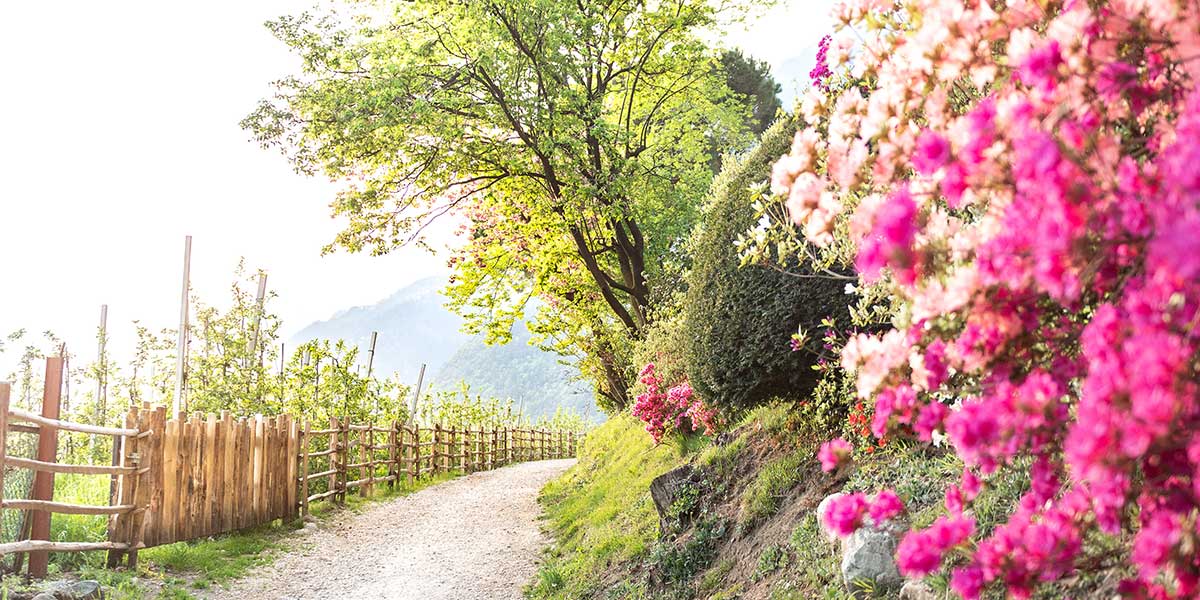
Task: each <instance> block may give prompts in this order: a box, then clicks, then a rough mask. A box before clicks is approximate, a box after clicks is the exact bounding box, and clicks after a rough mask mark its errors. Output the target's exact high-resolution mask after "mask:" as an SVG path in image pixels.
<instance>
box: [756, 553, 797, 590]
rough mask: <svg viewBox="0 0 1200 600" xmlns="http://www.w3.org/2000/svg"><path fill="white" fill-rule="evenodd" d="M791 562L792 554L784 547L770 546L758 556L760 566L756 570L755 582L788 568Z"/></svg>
mask: <svg viewBox="0 0 1200 600" xmlns="http://www.w3.org/2000/svg"><path fill="white" fill-rule="evenodd" d="M790 561H791V554H790V553H789V552H788V549H787V548H785V547H783V546H768V547H767V549H766V550H763V552H762V554H760V555H758V565H757V566H755V568H754V575H753V579H754V580H755V581H757V580H759V579H762V578H763V577H766V576H767V575H770V574H771V573H774V572H776V571H778V570H780V569H782V568H784V567H786V566H788V564H789V562H790Z"/></svg>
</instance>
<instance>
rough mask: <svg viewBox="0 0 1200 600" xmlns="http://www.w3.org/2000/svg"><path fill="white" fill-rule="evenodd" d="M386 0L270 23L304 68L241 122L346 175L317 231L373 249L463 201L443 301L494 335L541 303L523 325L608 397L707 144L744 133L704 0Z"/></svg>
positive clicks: (272, 142) (309, 166)
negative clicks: (334, 219) (453, 269)
mask: <svg viewBox="0 0 1200 600" xmlns="http://www.w3.org/2000/svg"><path fill="white" fill-rule="evenodd" d="M756 1H757V0H742V1H741V2H729V3H724V4H725V6H723V8H725V9H728V10H729V12H730V13H737V12H740V10H739V9H741V10H744V9H745V8H746V7H747V6H748V5H751V4H755V3H756ZM374 8H378V7H374ZM388 8H389V9H390V11H383V10H378V11H372V12H370V13H369V14H359V15H355V16H354V17H350V18H345V17H340V18H339V17H334V16H329V17H325V18H316V17H312V16H310V15H307V14H306V15H302V16H299V17H284V18H281V19H279V20H277V21H274V22H272V23H270V24H269V27H270V28H271V30H272V31H273V32H274V33H275V35H276V36H277V37H278V38H279V39H280V40H281V41H283V42H284V43H285V44H287V45H288V46H289V47H290V48H291V49H292V50H294V51H295V52H296V53H297V54H298V55H299V56H300V58H301V59H302V61H303V70H304V72H303V74H302V75H300V76H298V77H292V78H288V79H284V80H282V81H281V82H280V83H279V85H278V89H277V94H276V95H275V97H274V98H273V99H271V100H268V101H265V102H263V103H262V104H261V105H260V106H259V108H258V109H257V110H256V111H255V112H253V113H252V114H251V115H250V116H248V117H247V118H246V120H245V121H244V122H243V125H244V126H245V127H246V128H248V129H250V130H251V131H252V132H253V134H254V136H255V137H256V139H258V140H259V141H260V142H262V143H263V144H264V145H267V146H279V147H280V148H281V149H282V150H283V151H284V152H285V153H286V154H287V155H288V156H289V158H290V159H291V161H292V162H293V163H294V164H295V166H296V168H297V169H298V170H300V171H302V172H306V173H316V172H323V173H324V174H325V175H327V176H329V177H330V178H334V179H339V180H340V179H350V180H352V181H354V183H353V184H352V185H349V186H347V187H346V189H344V190H343V191H342V192H341V194H340V195H339V197H338V199H337V200H336V201H335V202H334V204H333V209H334V212H335V214H336V215H337V216H340V217H344V218H346V219H347V226H346V229H345V230H344V231H342V232H341V233H340V234H339V235H338V236H337V239H336V242H335V245H336V246H340V247H344V248H347V249H349V250H351V251H360V250H368V251H371V252H373V253H377V254H379V253H386V252H388V251H390V250H392V249H394V248H396V247H398V246H400V245H402V244H405V243H408V242H410V241H413V240H419V239H420V237H421V234H422V231H423V230H424V228H425V227H426V226H427V225H428V224H429V223H430V222H431V221H433V220H434V219H436V218H438V217H439V216H441V215H443V214H446V213H448V212H450V211H456V212H458V213H459V214H462V215H464V216H465V217H466V221H467V223H466V225H465V228H466V231H467V235H466V238H465V239H466V240H467V243H466V245H465V247H463V248H462V249H461V252H460V253H459V254H457V255H456V256H455V259H454V260H455V262H456V264H457V267H458V272H457V274H456V279H455V281H454V282H453V283H452V284H451V287H450V289H449V290H448V292H449V296H450V298H451V303H450V305H451V307H452V308H453V309H454V310H456V311H457V312H459V313H460V314H463V315H464V316H465V317H466V318H467V320H468V326H469V328H470V329H471V331H472V332H484V333H486V334H487V336H488V338H489V339H490V340H504V339H506V338H507V337H508V336H509V335H510V332H511V327H512V324H513V321H514V320H516V319H519V318H522V317H523V316H524V313H525V309H526V306H527V304H528V303H529V301H530V299H531V298H533V297H539V298H543V299H545V300H546V301H547V302H546V303H545V304H544V305H543V306H542V307H540V308H539V310H538V314H537V317H536V318H535V319H534V321H533V323H531V330H532V331H533V332H534V334H535V335H537V336H538V337H539V338H540V340H541V342H542V343H544V344H545V345H546V346H547V347H550V348H553V349H555V350H557V351H559V352H561V353H563V354H566V355H573V356H576V357H578V358H579V359H580V363H579V364H580V368H581V370H582V371H583V373H584V374H585V376H588V377H589V378H590V379H592V381H594V382H595V383H596V385H597V389H598V390H599V393H600V394H601V395H602V400H603V402H604V403H605V405H606V406H607V407H609V408H619V407H623V406H624V405H625V404H626V403H627V402H628V395H627V393H626V392H627V386H628V383H629V381H631V380H632V375H633V373H632V369H631V367H630V365H629V355H628V343H629V341H630V340H632V339H636V338H638V337H640V335H641V332H642V330H643V329H644V328H645V327H646V325H647V324H648V322H649V312H650V310H651V309H652V308H653V305H654V299H655V295H654V294H655V290H656V289H670V288H671V287H673V286H674V285H675V284H677V282H678V276H679V274H680V273H681V272H682V269H681V264H682V263H683V260H684V257H683V256H682V255H681V250H682V246H683V244H682V243H681V242H682V241H683V239H684V238H685V237H686V235H687V232H688V231H689V230H690V229H691V226H692V224H693V222H694V219H695V216H696V207H697V205H698V200H699V199H700V198H701V197H702V196H703V194H704V193H705V191H706V190H707V188H708V185H709V183H710V179H711V171H710V170H709V156H710V154H711V153H710V150H711V149H712V148H714V147H716V148H718V149H724V148H731V147H733V148H736V147H739V146H741V145H742V144H743V143H745V141H746V139H747V138H748V135H747V133H746V132H745V129H744V126H745V122H746V120H747V119H746V114H747V113H748V112H749V109H748V107H747V106H746V105H745V104H744V103H742V102H741V101H739V99H738V98H736V97H734V95H733V94H732V93H731V92H730V90H729V89H728V87H727V86H726V83H725V80H724V77H722V76H721V73H720V69H718V68H715V67H716V64H715V63H716V61H715V58H714V56H713V53H712V51H711V49H710V48H708V46H707V44H706V42H705V41H704V37H703V33H704V31H705V30H707V29H710V28H712V27H714V26H716V25H718V19H719V17H720V16H721V15H720V12H719V10H718V5H717V4H714V3H712V2H709V1H708V0H672V1H671V2H661V3H660V2H651V3H646V2H619V3H594V2H562V1H561V0H501V1H497V2H452V3H446V2H441V1H436V0H417V1H412V2H397V3H392V4H391V5H390V6H389V7H388ZM349 10H350V12H354V9H353V8H350V9H349ZM366 12H367V11H362V13H366ZM331 248H332V246H331Z"/></svg>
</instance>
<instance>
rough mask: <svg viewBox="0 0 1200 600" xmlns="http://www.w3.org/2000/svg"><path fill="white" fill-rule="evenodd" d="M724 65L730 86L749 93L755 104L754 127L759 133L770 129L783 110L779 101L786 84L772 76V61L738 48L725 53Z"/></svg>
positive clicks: (751, 102)
mask: <svg viewBox="0 0 1200 600" xmlns="http://www.w3.org/2000/svg"><path fill="white" fill-rule="evenodd" d="M721 68H722V69H724V71H725V82H726V84H728V85H729V89H731V90H733V91H734V93H737V94H741V95H742V96H745V97H746V99H747V100H748V103H749V105H750V106H751V109H752V114H751V124H750V130H751V131H753V132H754V133H755V135H758V134H761V133H762V132H764V131H766V130H767V128H768V127H770V126H771V123H774V122H775V119H776V118H777V117H778V116H779V114H780V112H781V111H782V110H783V104H782V103H781V102H780V101H779V92H781V91H783V87H782V86H780V85H779V84H778V83H777V82H776V81H775V78H774V77H773V76H771V65H769V64H767V61H765V60H756V59H755V58H754V57H752V56H746V55H745V54H743V53H742V51H741V49H739V48H734V49H732V50H726V51H725V52H723V53H722V54H721Z"/></svg>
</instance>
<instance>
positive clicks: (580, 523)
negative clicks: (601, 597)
mask: <svg viewBox="0 0 1200 600" xmlns="http://www.w3.org/2000/svg"><path fill="white" fill-rule="evenodd" d="M689 453H690V452H689V451H688V449H684V448H679V447H677V446H666V445H664V446H658V447H655V446H654V445H653V443H652V442H651V440H650V436H649V435H647V434H646V431H645V430H644V429H643V424H642V423H641V422H639V421H637V420H635V419H634V418H632V417H630V416H628V415H621V416H617V417H614V418H612V419H610V420H609V421H608V422H607V423H605V424H604V425H602V426H600V427H599V428H597V429H595V430H593V431H592V432H591V433H589V434H588V437H587V443H586V444H585V445H584V447H583V448H582V450H581V452H580V455H579V462H578V463H576V464H575V466H573V467H572V468H571V469H570V470H568V471H567V472H566V473H565V474H564V475H563V476H562V477H560V478H559V479H557V480H555V481H552V482H551V483H550V484H548V485H547V486H546V487H545V489H543V491H542V495H541V498H540V500H541V502H542V504H543V506H545V507H546V512H547V518H548V520H549V526H550V528H551V529H552V531H553V532H554V534H555V537H556V540H557V543H556V545H555V546H554V548H552V549H551V550H550V551H549V552H548V554H547V555H546V556H545V564H544V565H543V566H542V568H541V570H540V571H539V573H538V576H537V579H536V580H535V581H534V583H533V584H531V587H530V589H529V590H528V593H529V594H530V596H531V597H533V598H578V597H581V596H585V595H587V594H589V593H591V592H592V591H593V590H594V589H597V588H601V587H607V586H608V585H611V584H612V583H614V582H609V581H607V577H608V576H609V575H610V574H611V573H612V572H613V567H614V566H616V565H621V564H628V563H630V562H632V561H637V560H639V559H640V558H641V557H643V556H645V555H646V554H647V553H648V552H649V550H650V548H651V546H652V545H653V544H654V541H655V540H656V539H657V537H658V516H657V513H656V512H655V510H654V502H653V501H652V500H651V499H650V491H649V489H650V482H651V481H653V480H654V478H655V477H657V476H659V475H661V474H663V473H666V472H667V471H670V470H671V469H673V468H675V467H677V466H679V465H681V464H683V463H685V462H687V456H688V455H689Z"/></svg>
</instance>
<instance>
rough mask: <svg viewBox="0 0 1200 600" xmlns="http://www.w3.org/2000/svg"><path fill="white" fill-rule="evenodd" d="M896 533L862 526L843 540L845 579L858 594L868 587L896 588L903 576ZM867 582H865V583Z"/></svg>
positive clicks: (857, 595)
mask: <svg viewBox="0 0 1200 600" xmlns="http://www.w3.org/2000/svg"><path fill="white" fill-rule="evenodd" d="M895 555H896V536H895V535H894V534H893V533H892V532H891V531H886V530H880V529H875V528H873V527H863V528H860V529H859V530H858V531H855V532H854V533H853V534H851V535H850V537H848V538H846V539H845V541H843V542H842V581H844V582H845V583H846V589H847V590H849V591H850V593H852V594H854V595H855V597H865V594H863V593H862V592H863V591H864V590H869V589H875V590H878V589H895V588H898V587H900V584H901V583H902V582H903V580H902V579H901V578H900V570H899V569H897V568H896V559H895V558H894V557H895ZM864 584H866V585H864Z"/></svg>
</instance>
